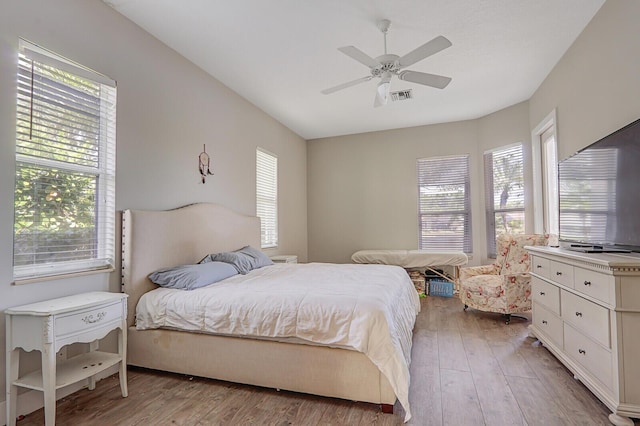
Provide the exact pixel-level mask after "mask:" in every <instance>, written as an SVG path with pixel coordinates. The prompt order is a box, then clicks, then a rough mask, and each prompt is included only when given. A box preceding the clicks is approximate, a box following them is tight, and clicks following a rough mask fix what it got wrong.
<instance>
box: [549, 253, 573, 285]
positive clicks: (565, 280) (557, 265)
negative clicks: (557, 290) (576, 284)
mask: <svg viewBox="0 0 640 426" xmlns="http://www.w3.org/2000/svg"><path fill="white" fill-rule="evenodd" d="M549 279H550V280H551V281H555V282H557V283H558V284H562V285H564V286H567V287H569V288H573V266H571V265H567V264H566V263H562V262H555V261H553V260H551V261H549Z"/></svg>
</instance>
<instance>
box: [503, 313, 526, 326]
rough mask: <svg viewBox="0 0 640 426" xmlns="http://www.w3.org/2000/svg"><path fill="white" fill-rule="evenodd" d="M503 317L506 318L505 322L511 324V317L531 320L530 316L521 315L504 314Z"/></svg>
mask: <svg viewBox="0 0 640 426" xmlns="http://www.w3.org/2000/svg"><path fill="white" fill-rule="evenodd" d="M502 317H503V318H504V323H505V324H510V323H511V318H519V319H521V320H525V321H529V319H528V318H526V317H523V316H520V315H511V314H502Z"/></svg>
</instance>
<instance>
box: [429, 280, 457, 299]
mask: <svg viewBox="0 0 640 426" xmlns="http://www.w3.org/2000/svg"><path fill="white" fill-rule="evenodd" d="M428 294H429V295H430V296H441V297H453V283H452V282H451V281H445V280H435V279H431V280H429V293H428Z"/></svg>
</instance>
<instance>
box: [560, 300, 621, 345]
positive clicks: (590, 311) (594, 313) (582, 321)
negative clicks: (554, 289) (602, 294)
mask: <svg viewBox="0 0 640 426" xmlns="http://www.w3.org/2000/svg"><path fill="white" fill-rule="evenodd" d="M561 297H562V309H561V312H562V319H563V320H565V321H567V322H569V323H570V324H571V325H573V326H574V327H575V328H577V329H578V330H580V331H581V332H583V333H584V334H586V335H587V336H589V337H591V338H592V339H594V340H595V341H597V342H600V343H601V344H602V345H603V346H605V347H607V348H609V347H611V345H610V339H609V310H608V309H606V308H603V307H602V306H600V305H596V304H595V303H593V302H590V301H588V300H586V299H583V298H582V297H579V296H576V295H575V294H572V293H569V292H566V291H563V292H562V294H561Z"/></svg>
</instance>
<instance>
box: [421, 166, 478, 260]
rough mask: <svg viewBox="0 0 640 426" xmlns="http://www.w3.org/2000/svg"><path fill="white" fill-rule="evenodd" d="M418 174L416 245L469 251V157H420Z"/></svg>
mask: <svg viewBox="0 0 640 426" xmlns="http://www.w3.org/2000/svg"><path fill="white" fill-rule="evenodd" d="M417 173H418V245H419V247H418V248H419V249H421V250H449V251H463V252H465V253H471V252H472V249H473V244H472V239H471V197H470V191H469V188H470V182H469V156H468V155H460V156H452V157H435V158H421V159H418V161H417Z"/></svg>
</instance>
